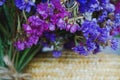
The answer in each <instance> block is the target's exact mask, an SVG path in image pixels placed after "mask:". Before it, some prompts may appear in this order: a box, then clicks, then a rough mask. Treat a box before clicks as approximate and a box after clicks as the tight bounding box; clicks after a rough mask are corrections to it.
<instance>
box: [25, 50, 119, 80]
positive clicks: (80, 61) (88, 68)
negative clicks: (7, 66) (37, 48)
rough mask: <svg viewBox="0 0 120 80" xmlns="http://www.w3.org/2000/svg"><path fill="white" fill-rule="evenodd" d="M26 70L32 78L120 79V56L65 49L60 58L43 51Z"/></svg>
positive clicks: (57, 79)
mask: <svg viewBox="0 0 120 80" xmlns="http://www.w3.org/2000/svg"><path fill="white" fill-rule="evenodd" d="M25 72H28V73H30V74H32V78H33V79H31V80H120V56H118V55H115V54H105V53H104V54H103V53H99V54H97V55H89V56H86V57H84V56H80V55H78V54H75V53H73V52H70V51H64V52H63V55H62V56H61V57H60V58H53V57H52V56H51V53H43V54H40V55H39V56H38V57H36V58H34V59H33V60H32V61H31V62H30V64H29V65H28V66H27V68H26V70H25Z"/></svg>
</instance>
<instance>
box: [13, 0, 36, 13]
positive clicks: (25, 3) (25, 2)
mask: <svg viewBox="0 0 120 80" xmlns="http://www.w3.org/2000/svg"><path fill="white" fill-rule="evenodd" d="M15 4H16V6H17V7H18V8H19V9H20V10H25V11H26V12H30V11H31V7H32V6H35V2H34V0H15Z"/></svg>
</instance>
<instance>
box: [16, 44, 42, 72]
mask: <svg viewBox="0 0 120 80" xmlns="http://www.w3.org/2000/svg"><path fill="white" fill-rule="evenodd" d="M40 47H41V46H35V47H32V48H31V50H30V51H29V55H28V56H26V57H25V58H24V61H23V62H22V65H20V66H19V68H18V69H19V70H18V71H19V72H21V71H22V70H23V69H24V68H25V67H26V65H27V64H28V63H29V62H30V61H31V60H32V59H33V57H34V56H35V55H36V53H37V52H38V51H39V50H40ZM23 54H24V53H23Z"/></svg>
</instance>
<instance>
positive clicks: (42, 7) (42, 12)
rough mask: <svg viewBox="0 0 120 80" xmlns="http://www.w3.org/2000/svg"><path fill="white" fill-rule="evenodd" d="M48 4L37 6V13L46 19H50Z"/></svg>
mask: <svg viewBox="0 0 120 80" xmlns="http://www.w3.org/2000/svg"><path fill="white" fill-rule="evenodd" d="M47 10H48V4H47V3H40V4H38V5H37V12H38V13H39V14H40V15H41V16H42V17H43V19H46V18H47V17H48V12H47Z"/></svg>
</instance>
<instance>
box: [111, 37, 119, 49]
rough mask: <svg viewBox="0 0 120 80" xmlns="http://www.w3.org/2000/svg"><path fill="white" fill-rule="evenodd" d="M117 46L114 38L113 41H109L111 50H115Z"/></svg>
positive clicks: (116, 40)
mask: <svg viewBox="0 0 120 80" xmlns="http://www.w3.org/2000/svg"><path fill="white" fill-rule="evenodd" d="M118 44H119V41H118V39H115V38H114V39H112V40H111V48H112V49H114V50H116V49H117V48H118Z"/></svg>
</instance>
